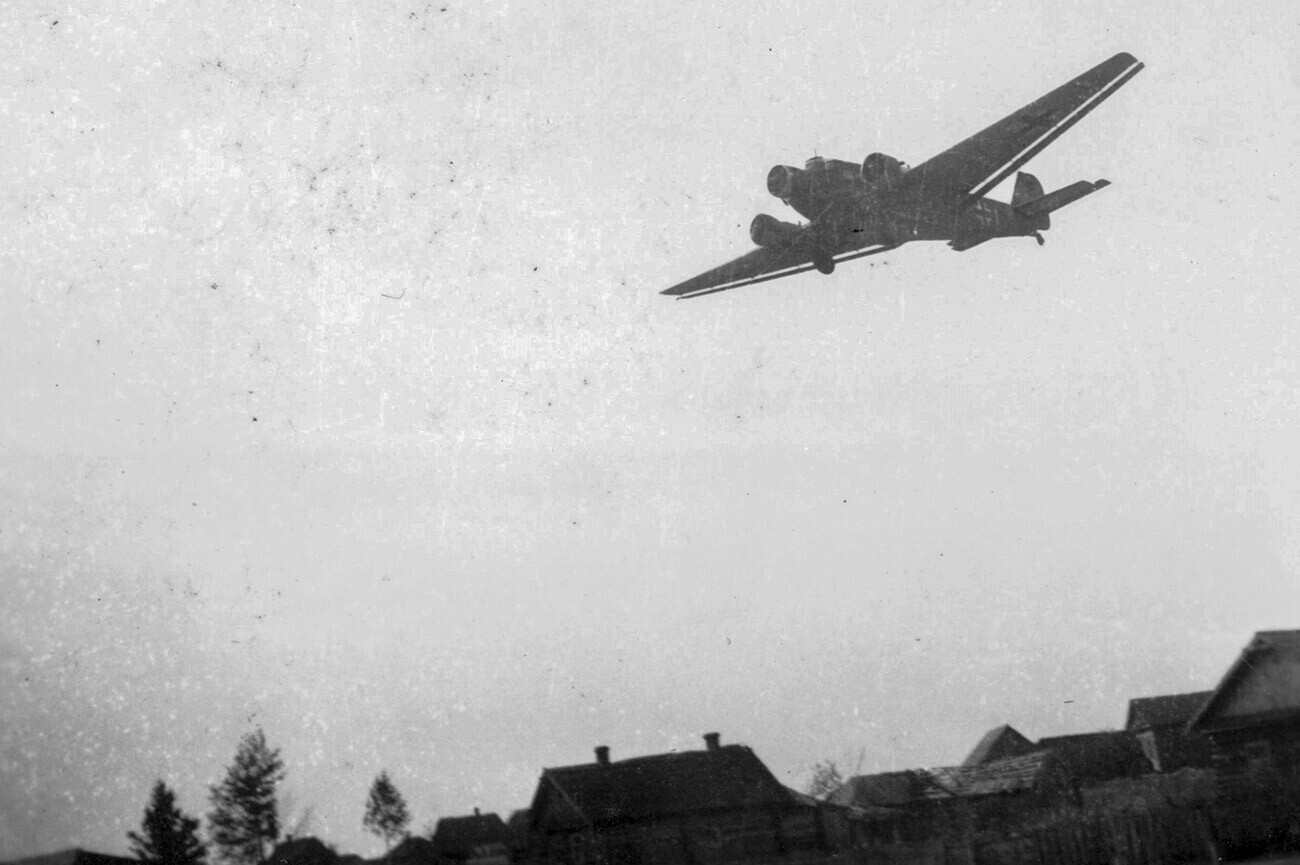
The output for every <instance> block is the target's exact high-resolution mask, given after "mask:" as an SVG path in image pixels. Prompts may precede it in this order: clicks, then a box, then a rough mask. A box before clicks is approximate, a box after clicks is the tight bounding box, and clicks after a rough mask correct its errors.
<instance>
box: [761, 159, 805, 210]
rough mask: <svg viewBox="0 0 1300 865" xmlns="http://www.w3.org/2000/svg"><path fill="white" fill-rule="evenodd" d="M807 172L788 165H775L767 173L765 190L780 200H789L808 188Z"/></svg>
mask: <svg viewBox="0 0 1300 865" xmlns="http://www.w3.org/2000/svg"><path fill="white" fill-rule="evenodd" d="M808 184H809V178H808V172H806V171H804V170H802V169H800V168H792V167H791V166H789V165H775V166H773V167H772V170H771V171H769V172H768V173H767V191H768V192H770V193H772V194H773V195H775V196H776V197H777V198H779V199H781V200H782V201H789V200H790V199H792V198H794V197H795V196H797V195H799V194H800V193H801V192H805V191H807V189H808Z"/></svg>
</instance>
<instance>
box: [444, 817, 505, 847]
mask: <svg viewBox="0 0 1300 865" xmlns="http://www.w3.org/2000/svg"><path fill="white" fill-rule="evenodd" d="M509 843H510V830H509V829H507V828H506V824H505V823H504V822H503V821H502V820H501V818H500V817H498V816H497V815H496V814H480V813H478V811H475V812H474V813H473V814H469V815H466V816H464V817H443V818H442V819H441V820H439V821H438V825H437V827H436V828H435V829H434V830H433V846H434V847H436V848H437V850H438V855H440V856H450V857H452V858H467V857H469V856H470V854H472V853H473V852H474V848H475V847H478V846H480V845H483V844H503V845H508V844H509Z"/></svg>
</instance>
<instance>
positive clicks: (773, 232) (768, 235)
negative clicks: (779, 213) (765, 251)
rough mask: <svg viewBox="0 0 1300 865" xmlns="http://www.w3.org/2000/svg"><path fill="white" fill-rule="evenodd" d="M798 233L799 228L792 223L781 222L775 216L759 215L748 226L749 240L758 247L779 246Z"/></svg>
mask: <svg viewBox="0 0 1300 865" xmlns="http://www.w3.org/2000/svg"><path fill="white" fill-rule="evenodd" d="M799 231H800V229H799V226H797V225H795V224H794V223H792V222H782V221H781V220H779V219H777V218H776V217H775V216H768V215H767V214H766V213H760V214H759V215H758V216H755V217H754V221H753V222H751V223H750V224H749V239H750V240H752V241H754V242H755V243H757V244H758V245H759V246H780V245H781V244H783V243H786V242H788V241H790V240H793V239H794V238H795V236H796V235H798V234H799Z"/></svg>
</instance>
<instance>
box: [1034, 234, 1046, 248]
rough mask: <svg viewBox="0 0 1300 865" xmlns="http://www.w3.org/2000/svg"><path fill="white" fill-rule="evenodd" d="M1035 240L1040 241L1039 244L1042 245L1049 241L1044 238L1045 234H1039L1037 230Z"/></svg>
mask: <svg viewBox="0 0 1300 865" xmlns="http://www.w3.org/2000/svg"><path fill="white" fill-rule="evenodd" d="M1034 240H1037V241H1038V245H1039V246H1042V245H1044V244H1045V243H1047V241H1046V240H1044V239H1043V236H1042V235H1041V234H1039V233H1038V232H1037V231H1035V232H1034Z"/></svg>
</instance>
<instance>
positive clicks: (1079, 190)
mask: <svg viewBox="0 0 1300 865" xmlns="http://www.w3.org/2000/svg"><path fill="white" fill-rule="evenodd" d="M1026 177H1028V178H1029V182H1030V183H1032V185H1033V187H1036V188H1037V190H1038V195H1036V196H1033V197H1032V198H1028V199H1027V200H1023V201H1022V200H1021V189H1022V187H1021V183H1022V182H1023V181H1024V179H1025V178H1026ZM1030 183H1026V184H1025V187H1024V188H1025V189H1026V191H1028V189H1029V185H1030ZM1107 186H1110V181H1109V180H1098V181H1097V182H1096V183H1089V182H1088V181H1086V180H1080V181H1079V182H1078V183H1071V184H1070V185H1069V186H1066V187H1063V188H1061V189H1058V190H1056V191H1055V192H1049V193H1048V194H1047V195H1043V194H1042V190H1043V187H1042V185H1040V184H1039V182H1038V181H1037V180H1035V179H1034V178H1033V177H1032V176H1031V175H1028V174H1024V173H1022V174H1021V175H1020V177H1018V178H1016V191H1015V195H1014V196H1013V197H1012V199H1011V207H1012V209H1014V210H1015V211H1016V213H1019V214H1020V215H1021V216H1031V217H1032V216H1046V215H1047V214H1049V213H1051V212H1052V211H1054V210H1060V209H1061V208H1062V207H1065V205H1067V204H1073V203H1074V202H1076V201H1078V200H1079V199H1080V198H1083V197H1084V196H1085V195H1091V194H1092V193H1094V192H1096V191H1097V190H1098V189H1103V188H1105V187H1107Z"/></svg>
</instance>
